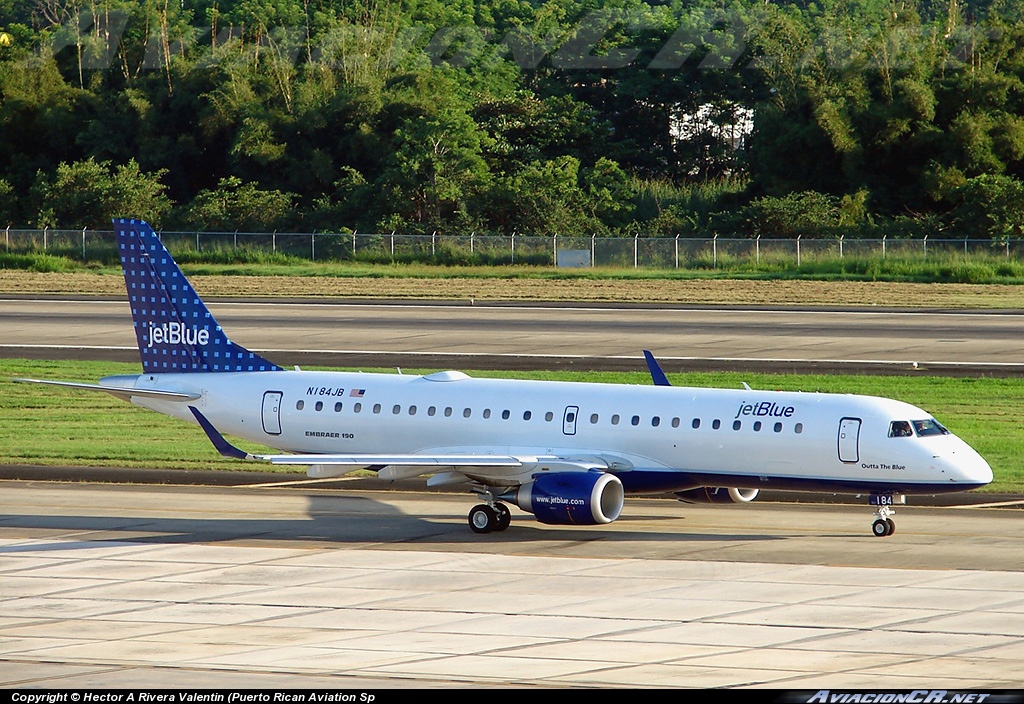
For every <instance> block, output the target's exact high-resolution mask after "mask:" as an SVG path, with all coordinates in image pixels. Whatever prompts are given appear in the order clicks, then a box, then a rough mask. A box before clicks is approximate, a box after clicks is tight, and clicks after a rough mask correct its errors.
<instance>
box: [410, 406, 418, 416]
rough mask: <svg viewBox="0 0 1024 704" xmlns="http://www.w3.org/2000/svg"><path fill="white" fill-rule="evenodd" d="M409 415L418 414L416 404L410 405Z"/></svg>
mask: <svg viewBox="0 0 1024 704" xmlns="http://www.w3.org/2000/svg"><path fill="white" fill-rule="evenodd" d="M409 415H411V416H414V415H416V406H409Z"/></svg>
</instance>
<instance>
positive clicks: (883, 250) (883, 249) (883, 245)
mask: <svg viewBox="0 0 1024 704" xmlns="http://www.w3.org/2000/svg"><path fill="white" fill-rule="evenodd" d="M888 236H889V235H888V233H886V234H884V235H882V259H885V238H886V237H888Z"/></svg>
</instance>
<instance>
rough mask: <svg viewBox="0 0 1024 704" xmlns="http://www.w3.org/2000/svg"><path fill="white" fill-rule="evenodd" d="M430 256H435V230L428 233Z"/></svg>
mask: <svg viewBox="0 0 1024 704" xmlns="http://www.w3.org/2000/svg"><path fill="white" fill-rule="evenodd" d="M430 256H432V257H434V258H437V230H434V231H433V232H431V233H430Z"/></svg>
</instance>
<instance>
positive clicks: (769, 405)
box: [733, 401, 796, 418]
mask: <svg viewBox="0 0 1024 704" xmlns="http://www.w3.org/2000/svg"><path fill="white" fill-rule="evenodd" d="M794 413H796V407H794V406H780V405H779V404H777V403H774V402H772V401H761V402H759V403H741V404H740V407H739V410H738V411H736V415H735V416H733V418H739V417H740V416H757V417H759V418H764V417H771V418H790V417H792V415H793V414H794Z"/></svg>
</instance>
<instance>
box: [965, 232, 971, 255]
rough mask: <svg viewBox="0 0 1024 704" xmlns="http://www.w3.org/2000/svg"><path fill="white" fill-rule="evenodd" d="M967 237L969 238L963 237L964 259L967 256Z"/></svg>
mask: <svg viewBox="0 0 1024 704" xmlns="http://www.w3.org/2000/svg"><path fill="white" fill-rule="evenodd" d="M969 237H970V235H964V257H966V256H967V239H968V238H969Z"/></svg>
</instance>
